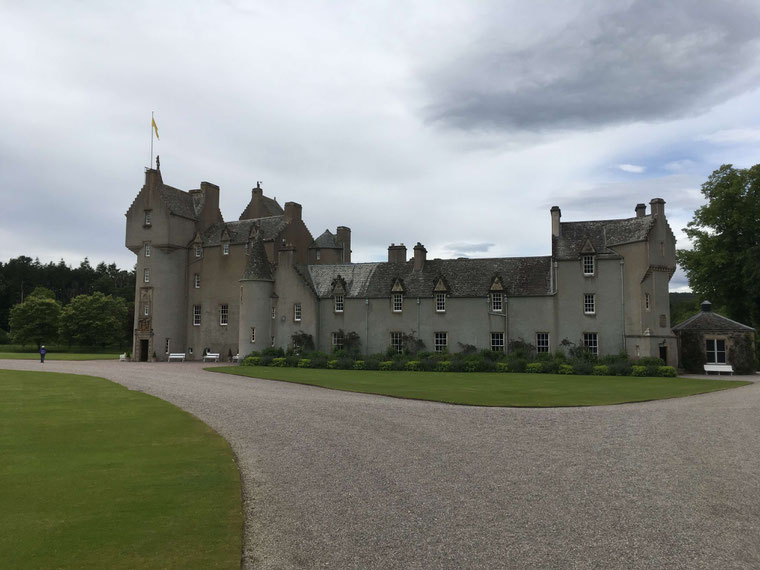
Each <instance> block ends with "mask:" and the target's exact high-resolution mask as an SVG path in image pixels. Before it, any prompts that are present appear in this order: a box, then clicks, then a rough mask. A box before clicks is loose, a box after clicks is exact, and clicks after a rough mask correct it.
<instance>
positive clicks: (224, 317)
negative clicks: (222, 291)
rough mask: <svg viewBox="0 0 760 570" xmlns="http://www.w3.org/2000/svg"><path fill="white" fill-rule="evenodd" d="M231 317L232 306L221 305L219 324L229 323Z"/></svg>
mask: <svg viewBox="0 0 760 570" xmlns="http://www.w3.org/2000/svg"><path fill="white" fill-rule="evenodd" d="M229 319H230V307H229V305H221V306H220V307H219V324H220V325H222V326H225V325H227V324H229Z"/></svg>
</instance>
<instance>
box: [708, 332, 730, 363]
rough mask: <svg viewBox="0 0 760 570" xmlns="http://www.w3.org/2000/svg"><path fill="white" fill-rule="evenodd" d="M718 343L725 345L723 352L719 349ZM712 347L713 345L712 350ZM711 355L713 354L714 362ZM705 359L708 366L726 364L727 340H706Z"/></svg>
mask: <svg viewBox="0 0 760 570" xmlns="http://www.w3.org/2000/svg"><path fill="white" fill-rule="evenodd" d="M718 343H721V344H722V345H723V350H719V349H718ZM710 345H712V348H710ZM711 353H712V360H711V359H710V354H711ZM705 358H706V360H707V363H708V364H725V363H726V339H723V338H706V339H705ZM721 358H722V360H721Z"/></svg>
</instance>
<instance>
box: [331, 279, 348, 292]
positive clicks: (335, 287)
mask: <svg viewBox="0 0 760 570" xmlns="http://www.w3.org/2000/svg"><path fill="white" fill-rule="evenodd" d="M332 292H333V295H345V294H346V280H345V279H343V277H341V276H340V275H338V276H337V277H336V278H335V279H333V280H332Z"/></svg>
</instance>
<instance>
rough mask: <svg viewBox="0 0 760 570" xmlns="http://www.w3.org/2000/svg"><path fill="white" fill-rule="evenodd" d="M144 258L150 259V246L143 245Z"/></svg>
mask: <svg viewBox="0 0 760 570" xmlns="http://www.w3.org/2000/svg"><path fill="white" fill-rule="evenodd" d="M145 257H150V244H149V243H146V244H145Z"/></svg>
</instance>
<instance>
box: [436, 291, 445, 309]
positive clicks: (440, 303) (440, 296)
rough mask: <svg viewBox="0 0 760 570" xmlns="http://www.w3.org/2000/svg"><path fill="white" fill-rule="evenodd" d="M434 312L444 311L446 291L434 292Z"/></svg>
mask: <svg viewBox="0 0 760 570" xmlns="http://www.w3.org/2000/svg"><path fill="white" fill-rule="evenodd" d="M435 312H436V313H445V312H446V293H436V294H435Z"/></svg>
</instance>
